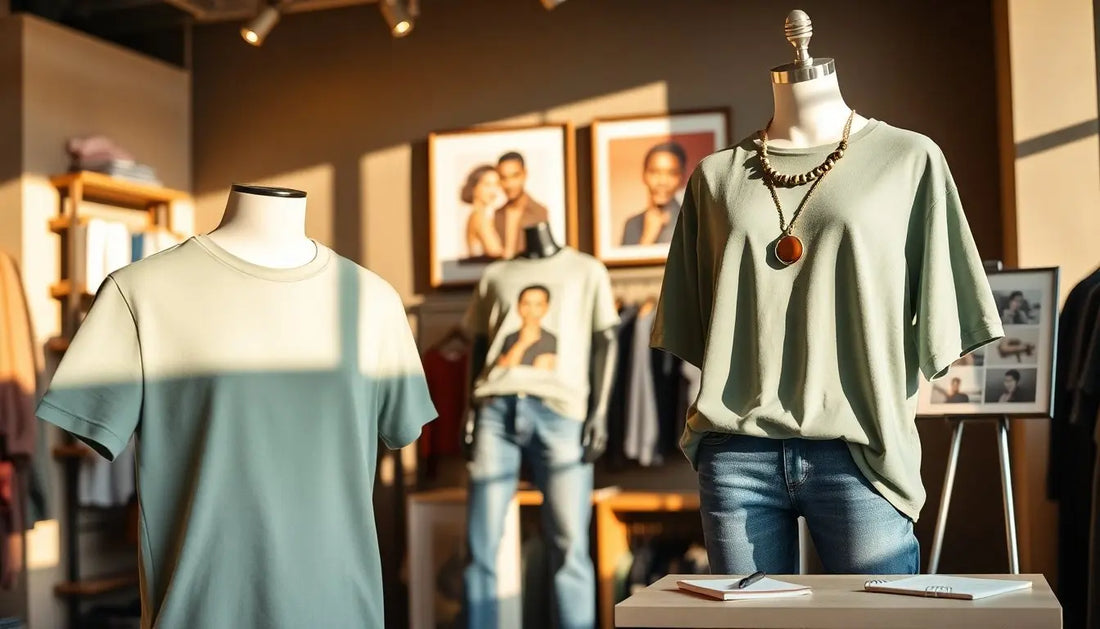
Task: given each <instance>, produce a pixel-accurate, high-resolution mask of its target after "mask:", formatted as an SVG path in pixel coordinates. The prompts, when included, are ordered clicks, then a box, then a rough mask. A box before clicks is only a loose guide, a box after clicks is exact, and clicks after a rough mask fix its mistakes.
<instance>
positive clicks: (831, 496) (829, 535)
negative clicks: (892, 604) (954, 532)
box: [796, 439, 920, 574]
mask: <svg viewBox="0 0 1100 629" xmlns="http://www.w3.org/2000/svg"><path fill="white" fill-rule="evenodd" d="M801 449H802V453H803V457H804V463H803V465H805V466H806V467H807V468H808V469H809V470H810V472H809V474H808V475H807V477H806V481H805V483H804V484H803V485H802V486H801V488H800V489H799V491H798V493H797V494H796V499H797V502H798V505H799V507H800V508H801V510H802V513H803V515H805V517H806V525H807V527H808V528H809V529H810V535H811V536H812V537H813V540H814V546H815V547H816V548H817V553H818V556H819V557H821V562H822V564H824V566H825V570H826V571H827V572H829V573H831V574H916V573H917V571H918V570H919V568H920V545H919V543H918V542H917V538H916V535H914V534H913V522H912V520H910V519H909V518H908V517H906V516H905V515H904V514H902V513H901V512H900V511H898V510H897V509H896V508H894V505H892V504H890V501H888V500H887V499H886V498H884V497H883V496H882V494H880V493H878V491H876V490H875V488H874V486H873V485H871V483H870V482H868V481H867V478H866V477H864V475H863V472H861V471H860V470H859V467H858V466H857V465H856V464H855V461H853V460H852V454H851V452H850V451H849V449H848V444H847V443H845V442H844V441H841V440H839V439H834V440H829V441H807V440H802V443H801Z"/></svg>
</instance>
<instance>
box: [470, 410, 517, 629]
mask: <svg viewBox="0 0 1100 629" xmlns="http://www.w3.org/2000/svg"><path fill="white" fill-rule="evenodd" d="M519 464H520V447H519V445H518V443H517V439H516V433H515V398H494V399H493V400H492V401H490V402H488V403H487V404H486V405H485V406H483V407H482V408H481V410H480V411H479V412H478V417H477V438H476V439H475V441H474V457H473V461H471V462H470V463H468V464H467V466H466V467H467V470H468V471H469V475H470V483H469V490H468V491H469V494H468V499H467V500H468V505H467V511H466V536H467V543H468V546H469V551H470V558H469V563H468V564H467V565H466V570H465V572H464V574H463V581H464V586H465V589H464V592H463V605H464V607H465V609H464V612H465V617H466V626H467V627H469V628H470V629H474V628H477V629H496V628H497V627H498V626H499V618H498V616H499V612H498V604H497V551H498V550H499V549H500V540H501V537H502V536H503V535H504V520H505V517H507V513H508V504H509V503H510V502H511V500H512V497H513V496H514V495H515V493H516V485H517V483H518V482H519Z"/></svg>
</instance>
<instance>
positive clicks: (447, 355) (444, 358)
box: [418, 347, 470, 473]
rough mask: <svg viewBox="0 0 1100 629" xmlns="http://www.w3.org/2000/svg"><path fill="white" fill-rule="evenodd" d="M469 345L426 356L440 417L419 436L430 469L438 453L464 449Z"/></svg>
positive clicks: (434, 350) (436, 350)
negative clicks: (454, 350)
mask: <svg viewBox="0 0 1100 629" xmlns="http://www.w3.org/2000/svg"><path fill="white" fill-rule="evenodd" d="M469 356H470V352H469V349H468V348H463V349H462V350H461V351H458V352H453V351H452V352H447V351H445V348H439V347H435V348H432V349H430V350H428V351H427V352H426V353H425V354H424V356H423V357H422V358H423V363H424V376H425V378H427V380H428V391H429V393H431V396H432V402H433V403H434V404H435V408H436V411H438V412H439V418H438V419H436V420H435V421H434V422H431V423H429V424H428V425H426V426H424V429H423V432H422V433H421V435H420V444H419V450H418V451H419V453H420V457H421V458H422V459H423V460H424V461H425V462H426V463H427V464H428V470H429V473H430V472H431V470H432V468H433V467H434V465H433V460H434V459H435V458H436V457H439V456H447V455H456V454H460V453H461V452H462V425H463V423H464V421H465V420H464V416H465V414H466V396H467V389H468V388H469V381H468V378H467V373H468V371H469V366H468V363H469Z"/></svg>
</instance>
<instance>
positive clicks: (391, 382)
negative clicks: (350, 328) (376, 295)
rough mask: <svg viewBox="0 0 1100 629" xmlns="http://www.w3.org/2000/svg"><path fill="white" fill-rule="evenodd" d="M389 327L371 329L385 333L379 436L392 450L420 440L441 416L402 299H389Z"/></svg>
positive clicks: (380, 371)
mask: <svg viewBox="0 0 1100 629" xmlns="http://www.w3.org/2000/svg"><path fill="white" fill-rule="evenodd" d="M387 301H388V303H386V307H387V308H388V309H389V312H387V313H386V318H385V319H386V321H387V325H386V326H385V328H386V329H380V330H371V331H370V332H371V333H372V334H381V335H383V336H382V337H381V339H380V343H379V346H378V347H379V353H380V356H378V357H377V361H378V362H377V364H378V369H377V371H376V372H375V373H374V374H371V377H373V378H376V379H377V382H376V383H375V384H376V388H375V390H376V391H377V392H378V395H379V404H378V413H379V414H378V436H379V437H380V438H381V439H382V442H383V443H385V444H386V447H388V448H390V449H391V450H397V449H400V448H403V447H405V446H407V445H409V444H410V443H412V442H414V441H416V439H417V438H418V437H419V436H420V429H421V428H422V427H423V426H424V425H425V424H427V423H428V422H430V421H432V420H433V419H435V418H436V417H437V416H438V413H436V410H435V405H434V404H432V398H431V395H430V394H429V393H428V382H427V380H426V379H425V377H424V366H423V365H422V364H421V362H420V353H419V352H418V351H417V349H416V341H415V340H414V339H413V334H412V329H411V328H410V327H409V320H408V318H407V317H406V316H405V309H404V307H402V305H401V300H400V298H398V297H397V296H396V294H394V295H393V299H392V300H387Z"/></svg>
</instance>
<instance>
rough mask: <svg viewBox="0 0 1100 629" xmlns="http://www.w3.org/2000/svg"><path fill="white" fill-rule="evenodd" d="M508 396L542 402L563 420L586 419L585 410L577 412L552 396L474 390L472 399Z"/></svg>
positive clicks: (574, 408)
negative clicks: (523, 397) (529, 398)
mask: <svg viewBox="0 0 1100 629" xmlns="http://www.w3.org/2000/svg"><path fill="white" fill-rule="evenodd" d="M510 395H520V396H529V397H533V398H538V399H540V400H542V401H543V402H544V403H545V404H546V406H547V407H548V408H549V409H550V410H552V411H554V412H555V413H557V414H558V415H561V416H562V417H564V418H565V419H571V420H573V421H578V422H583V421H585V420H586V419H588V412H587V410H579V411H578V409H577V408H576V407H575V404H569V403H567V402H563V401H562V400H561V399H560V398H558V397H555V396H552V395H539V394H538V393H532V392H530V391H512V390H505V389H500V390H488V391H487V390H484V389H477V388H475V390H474V393H473V399H474V400H475V401H479V402H480V401H482V400H486V399H488V398H494V397H506V396H510Z"/></svg>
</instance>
